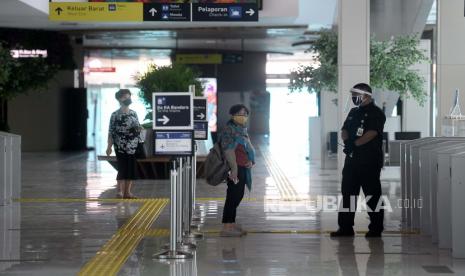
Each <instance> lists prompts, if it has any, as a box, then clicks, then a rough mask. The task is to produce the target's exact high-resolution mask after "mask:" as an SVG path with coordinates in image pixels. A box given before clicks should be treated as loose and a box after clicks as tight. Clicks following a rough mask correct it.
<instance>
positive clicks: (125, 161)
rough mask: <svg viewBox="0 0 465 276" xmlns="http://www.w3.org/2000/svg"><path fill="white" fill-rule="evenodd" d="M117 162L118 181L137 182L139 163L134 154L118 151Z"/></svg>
mask: <svg viewBox="0 0 465 276" xmlns="http://www.w3.org/2000/svg"><path fill="white" fill-rule="evenodd" d="M116 161H117V168H118V175H117V176H116V179H117V180H136V179H137V173H136V169H137V163H136V156H135V155H134V154H127V153H120V152H118V151H116Z"/></svg>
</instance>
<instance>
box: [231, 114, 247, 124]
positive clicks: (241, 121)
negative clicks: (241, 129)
mask: <svg viewBox="0 0 465 276" xmlns="http://www.w3.org/2000/svg"><path fill="white" fill-rule="evenodd" d="M232 119H233V121H234V122H235V123H236V124H239V125H245V124H246V123H247V120H248V119H249V118H248V117H246V116H237V115H236V116H233V117H232Z"/></svg>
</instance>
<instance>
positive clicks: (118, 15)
mask: <svg viewBox="0 0 465 276" xmlns="http://www.w3.org/2000/svg"><path fill="white" fill-rule="evenodd" d="M143 12H144V6H143V3H119V2H118V3H116V2H111V3H72V2H71V3H70V2H67V3H55V2H52V3H49V20H51V21H73V22H74V21H95V22H99V21H107V22H108V21H110V22H123V21H143Z"/></svg>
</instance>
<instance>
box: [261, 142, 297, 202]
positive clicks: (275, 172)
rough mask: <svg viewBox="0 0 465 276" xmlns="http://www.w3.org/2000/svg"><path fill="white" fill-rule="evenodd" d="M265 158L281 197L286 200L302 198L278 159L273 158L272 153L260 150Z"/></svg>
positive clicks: (266, 165)
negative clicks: (278, 162) (277, 161)
mask: <svg viewBox="0 0 465 276" xmlns="http://www.w3.org/2000/svg"><path fill="white" fill-rule="evenodd" d="M259 152H260V153H261V155H262V156H263V159H264V160H265V167H266V169H267V170H268V172H269V173H270V175H271V177H273V180H274V182H275V183H276V188H277V189H278V191H279V194H280V195H281V199H282V200H284V201H296V200H300V197H299V195H298V194H297V191H296V190H295V189H294V187H293V186H292V184H291V181H289V179H288V178H287V176H286V174H285V173H284V172H283V170H282V169H281V168H280V167H279V165H278V164H277V163H276V161H274V160H273V158H272V157H271V155H270V153H267V152H266V153H263V152H262V151H261V150H259Z"/></svg>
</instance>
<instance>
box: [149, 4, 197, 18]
mask: <svg viewBox="0 0 465 276" xmlns="http://www.w3.org/2000/svg"><path fill="white" fill-rule="evenodd" d="M144 21H191V4H185V3H179V4H168V3H166V4H163V3H146V4H144Z"/></svg>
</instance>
